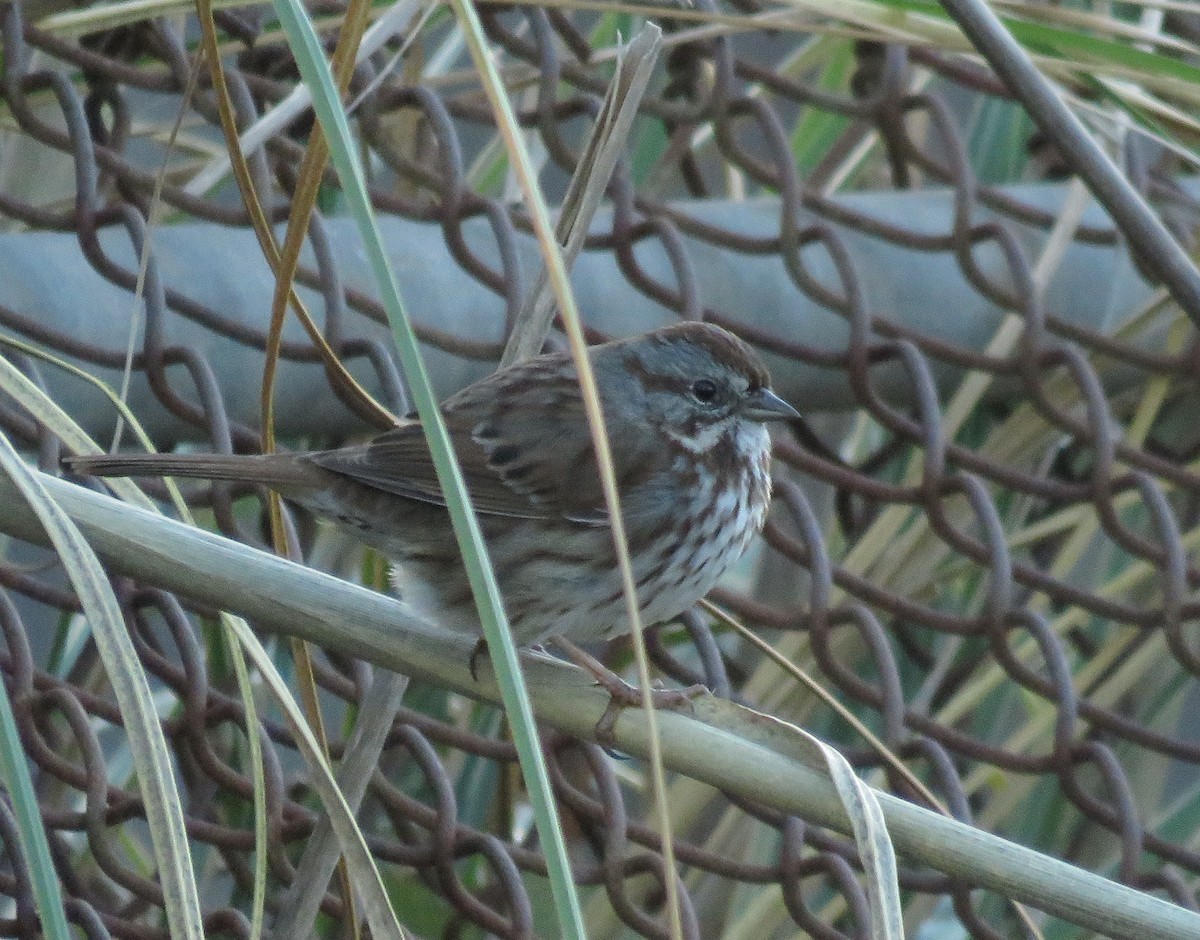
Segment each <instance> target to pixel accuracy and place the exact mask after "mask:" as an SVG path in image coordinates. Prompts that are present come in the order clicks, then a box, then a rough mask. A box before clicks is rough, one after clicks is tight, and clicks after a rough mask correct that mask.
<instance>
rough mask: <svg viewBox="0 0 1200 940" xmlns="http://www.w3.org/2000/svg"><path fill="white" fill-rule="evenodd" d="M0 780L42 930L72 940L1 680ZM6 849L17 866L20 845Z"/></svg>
mask: <svg viewBox="0 0 1200 940" xmlns="http://www.w3.org/2000/svg"><path fill="white" fill-rule="evenodd" d="M0 781H2V782H3V784H4V789H5V790H7V791H8V796H9V799H10V800H11V801H12V809H13V817H14V818H15V819H16V824H17V839H18V840H19V842H20V847H21V855H22V857H23V858H24V861H25V868H26V870H27V871H28V872H29V883H30V885H31V886H32V888H33V903H34V905H35V906H36V907H37V912H38V919H39V920H40V921H41V927H42V933H43V934H44V935H45V936H46V938H47V940H71V928H70V927H68V926H67V914H66V911H65V909H64V908H63V899H62V892H61V891H59V889H58V873H57V872H56V871H55V869H54V859H53V858H52V857H51V855H50V844H49V842H47V841H46V830H45V829H44V828H43V827H42V813H41V810H40V808H39V807H38V801H37V794H36V793H34V792H33V781H32V780H31V779H30V777H29V765H28V763H27V762H26V757H25V749H24V748H23V747H22V746H21V736H20V734H18V732H17V722H16V719H15V718H14V717H13V710H12V702H11V701H10V700H9V698H8V687H7V686H6V685H4V684H3V683H0ZM5 848H6V850H7V852H8V854H9V857H10V858H12V859H13V861H12V865H13V867H14V868H15V867H16V866H17V864H18V863H17V861H16V857H15V856H16V846H12V845H10V846H6V847H5Z"/></svg>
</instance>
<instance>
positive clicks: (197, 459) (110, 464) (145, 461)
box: [63, 454, 326, 495]
mask: <svg viewBox="0 0 1200 940" xmlns="http://www.w3.org/2000/svg"><path fill="white" fill-rule="evenodd" d="M63 463H64V464H66V465H67V466H68V467H69V468H70V469H71V470H72V471H74V472H75V473H78V474H80V475H82V476H96V477H196V478H199V479H205V480H236V481H238V482H243V483H261V484H262V485H263V486H269V487H271V488H272V489H274V490H278V491H280V492H281V493H283V494H284V495H287V494H288V493H289V492H290V491H303V490H307V489H310V488H312V487H317V486H321V485H322V483H324V482H326V481H325V476H326V474H325V472H324V471H323V470H321V469H320V468H319V467H317V466H315V465H313V464H311V463H309V462H308V461H305V460H302V459H298V458H297V457H295V456H294V455H292V454H261V455H241V454H95V455H93V454H88V455H85V456H78V457H66V458H64V460H63Z"/></svg>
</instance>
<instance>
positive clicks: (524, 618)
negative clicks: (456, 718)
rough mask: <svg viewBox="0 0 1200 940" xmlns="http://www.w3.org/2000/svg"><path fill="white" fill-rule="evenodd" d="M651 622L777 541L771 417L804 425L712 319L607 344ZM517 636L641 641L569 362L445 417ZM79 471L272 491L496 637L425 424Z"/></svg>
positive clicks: (635, 555)
mask: <svg viewBox="0 0 1200 940" xmlns="http://www.w3.org/2000/svg"><path fill="white" fill-rule="evenodd" d="M589 355H590V357H591V362H592V367H593V369H594V370H595V373H596V383H597V387H598V389H599V392H600V400H601V403H602V406H603V409H604V417H605V420H606V422H607V426H608V433H609V439H610V441H611V443H612V451H613V463H614V468H615V470H616V476H617V485H618V487H619V488H620V494H621V507H622V513H623V515H624V518H625V525H626V532H627V536H628V540H629V550H630V554H631V558H632V561H633V569H634V574H635V577H636V579H637V590H638V600H639V603H640V605H641V613H642V618H643V622H644V623H645V624H647V625H650V624H654V623H660V622H662V621H665V620H669V619H670V618H672V617H674V616H676V615H678V614H679V613H681V612H682V611H684V610H686V609H687V608H688V607H689V606H690V605H691V604H693V603H694V602H695V601H696V600H698V599H699V598H701V597H703V596H704V595H705V594H706V593H707V592H708V591H709V589H710V588H712V586H713V585H714V584H715V583H716V581H717V579H718V578H720V577H721V575H722V574H724V572H725V571H726V570H727V569H728V568H729V566H730V565H731V564H732V563H733V562H734V561H736V560H737V559H738V558H739V557H740V556H741V555H742V553H743V552H744V551H745V549H746V547H747V545H749V543H750V540H751V539H752V538H753V537H754V535H755V534H756V533H757V532H758V530H759V529H760V528H761V527H762V524H763V520H764V518H765V516H766V512H767V505H768V503H769V501H770V495H771V478H770V467H769V462H770V437H769V435H768V434H767V431H766V429H765V428H764V427H763V422H764V421H769V420H772V419H778V418H787V417H793V416H797V413H796V411H795V410H794V409H793V408H792V407H791V406H790V405H788V404H787V403H786V402H784V401H783V400H782V399H781V398H779V397H778V396H777V395H775V393H774V392H772V391H771V388H770V378H769V376H768V375H767V371H766V369H765V367H764V366H763V364H762V361H761V360H760V359H759V357H758V355H757V354H756V353H755V352H754V351H753V350H752V349H751V348H750V347H749V346H748V345H746V344H745V343H744V342H742V340H740V339H738V338H737V337H735V336H733V335H732V334H730V333H728V332H726V331H725V330H723V329H721V328H719V327H717V326H713V325H711V324H705V323H683V324H678V325H675V326H670V327H666V328H664V329H660V330H655V331H653V332H650V333H645V334H642V335H640V336H635V337H632V338H630V339H623V340H617V341H615V342H611V343H605V344H603V345H600V346H594V347H592V348H591V349H590V350H589ZM442 414H443V415H444V417H445V420H446V424H447V427H448V428H449V431H450V435H451V437H452V439H453V441H454V446H455V450H456V452H457V454H458V459H459V460H460V462H461V464H462V469H463V475H464V476H465V478H466V482H467V487H468V489H469V490H470V493H471V498H472V500H473V502H474V505H475V509H476V511H477V512H478V514H479V521H480V524H481V526H482V528H483V533H484V537H485V539H486V541H487V546H488V553H489V555H490V556H491V559H492V564H493V565H494V566H495V570H496V576H497V578H498V580H499V584H500V589H501V592H502V594H503V596H504V604H505V608H506V610H507V612H508V616H509V619H510V622H511V624H512V629H513V633H514V638H515V640H516V641H517V643H518V644H519V645H523V646H525V645H532V644H535V643H539V642H542V641H543V640H546V639H548V638H549V637H552V636H565V637H567V638H569V639H576V640H580V639H582V640H586V639H596V638H608V637H613V636H618V635H620V634H622V633H626V632H628V631H629V624H628V621H627V618H626V616H625V606H624V602H623V595H622V592H621V582H620V577H619V574H618V570H617V563H616V556H615V550H614V547H613V542H612V533H611V530H610V528H609V525H608V521H607V513H606V511H605V508H604V497H603V494H602V491H601V487H600V479H599V474H598V471H597V468H596V462H595V456H594V452H593V449H592V445H591V438H590V434H589V431H588V426H587V421H586V419H585V416H584V409H583V401H582V399H581V397H580V392H579V386H578V384H577V380H576V373H575V367H574V365H573V363H572V361H571V358H570V356H569V355H566V354H562V353H552V354H549V355H543V356H537V357H535V358H533V359H528V360H526V361H524V362H521V363H518V364H516V365H514V366H512V367H510V368H507V369H504V370H501V371H499V372H496V373H493V374H492V375H490V376H488V377H487V378H485V379H482V380H481V381H478V382H476V383H474V384H473V385H470V386H468V387H467V388H465V389H463V390H462V391H460V392H458V393H457V394H455V395H453V396H452V397H451V398H449V399H447V400H446V402H444V403H443V405H442ZM69 463H70V465H71V466H72V468H73V469H74V470H76V471H77V472H79V473H84V474H93V475H98V476H177V477H203V478H208V479H218V480H240V481H249V482H254V483H260V484H263V485H266V486H268V487H271V488H273V489H275V490H277V491H278V492H279V493H280V494H281V495H283V496H284V497H285V498H287V499H290V500H294V501H295V502H296V503H298V504H300V505H301V506H304V507H306V508H308V509H310V510H312V511H313V512H315V513H317V514H319V515H321V516H325V517H327V518H329V519H331V520H333V521H334V522H336V523H339V524H341V525H344V526H347V527H349V528H351V529H353V530H354V531H355V532H356V533H357V534H358V536H359V537H360V538H361V539H362V541H363V542H365V543H367V544H369V545H372V546H374V547H376V548H378V549H379V550H380V551H381V552H383V553H384V555H386V556H387V557H388V558H389V559H391V560H392V562H393V563H394V566H395V567H394V571H393V579H394V584H395V587H396V589H397V592H398V593H399V595H400V597H401V598H402V599H403V600H404V601H405V602H407V603H408V604H410V605H412V606H413V608H414V609H415V610H416V611H417V612H419V613H421V614H423V615H425V616H426V617H428V618H429V619H431V620H433V621H434V622H436V623H440V624H441V625H443V626H445V627H449V628H451V629H456V630H465V631H471V632H478V630H479V627H478V621H477V619H476V616H475V609H474V604H473V602H472V598H471V590H470V587H469V585H468V583H467V578H466V575H465V573H464V571H463V568H462V564H461V561H460V556H459V552H458V547H457V544H456V543H455V539H454V535H453V533H452V532H451V528H450V521H449V516H448V514H447V512H446V510H445V508H444V501H443V497H442V492H441V489H440V487H439V486H438V482H437V477H436V475H435V473H434V469H433V463H432V460H431V459H430V455H429V450H428V448H427V446H426V443H425V436H424V434H423V432H422V429H421V425H420V423H419V422H417V421H406V422H405V423H403V424H402V425H400V426H398V427H397V428H395V429H393V430H390V431H387V432H386V433H384V434H382V435H380V436H379V437H377V438H375V439H374V440H372V441H371V442H370V443H367V444H363V445H359V446H354V447H345V448H342V449H339V450H327V451H316V452H313V453H300V454H275V455H264V456H238V455H221V454H140V455H137V454H132V455H124V454H121V455H114V456H104V457H90V456H89V457H74V458H69Z"/></svg>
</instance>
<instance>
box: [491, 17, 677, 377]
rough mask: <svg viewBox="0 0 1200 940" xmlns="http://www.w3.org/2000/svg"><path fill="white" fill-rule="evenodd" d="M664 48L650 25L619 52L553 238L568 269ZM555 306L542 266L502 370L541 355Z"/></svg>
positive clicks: (511, 337) (506, 349)
mask: <svg viewBox="0 0 1200 940" xmlns="http://www.w3.org/2000/svg"><path fill="white" fill-rule="evenodd" d="M661 47H662V30H660V29H659V28H658V27H657V26H655V25H654V24H653V23H647V24H646V25H644V26H643V27H642V29H641V30H640V31H639V32H638V34H637V35H636V36H635V37H634V38H633V40H632V41H631V42H630V43H629V45H627V46H625V47H623V48H622V49H621V50H620V51H619V52H618V55H617V66H616V74H615V75H614V76H613V79H612V81H611V82H610V83H609V86H608V91H607V92H606V93H605V95H604V100H603V102H601V105H600V113H599V114H598V115H597V117H596V121H595V123H594V124H593V125H592V131H591V133H590V134H589V135H588V139H587V143H586V144H585V146H584V148H583V152H582V153H581V154H580V157H579V163H578V165H577V166H576V168H575V173H574V175H572V177H571V182H570V185H569V186H568V187H567V194H566V198H564V200H563V204H562V206H561V208H560V210H559V218H558V224H557V225H556V226H555V231H554V234H555V237H556V238H557V240H558V243H559V244H560V245H561V246H562V258H563V264H564V265H565V266H566V268H567V269H568V270H569V269H570V267H571V265H572V264H574V263H575V259H576V258H577V257H579V252H580V251H581V250H583V243H584V240H585V239H586V238H587V233H588V229H589V228H590V227H591V224H592V219H593V217H594V216H595V214H596V210H597V209H598V208H599V207H600V202H601V200H602V199H603V198H604V193H605V190H606V189H607V188H608V182H609V180H610V179H611V178H612V174H613V169H614V168H615V167H616V165H617V160H618V159H619V157H620V156H621V153H622V152H623V151H624V149H625V145H626V142H627V140H628V137H629V131H630V129H631V128H632V127H633V121H634V119H635V118H636V117H637V111H638V107H639V106H640V105H641V102H642V96H643V94H645V91H646V86H647V85H648V84H649V83H650V75H651V73H652V71H653V69H654V63H655V62H656V61H658V53H659V50H660V49H661ZM553 304H554V293H553V291H552V290H551V288H550V276H549V274H548V273H547V270H546V268H544V267H543V268H541V269H540V270H539V271H538V276H537V280H536V281H535V282H534V285H533V288H532V289H531V290H530V291H529V292H528V293H527V294H526V295H525V300H524V302H523V303H522V305H521V309H520V311H519V312H518V313H517V317H516V319H515V321H514V323H513V329H512V333H511V334H510V335H509V338H508V343H507V345H506V346H505V347H504V355H503V356H502V357H501V359H500V367H501V368H503V367H505V366H508V365H512V364H513V363H515V362H519V361H521V360H522V359H527V358H529V357H530V356H534V355H537V353H538V352H540V351H541V348H542V344H543V343H544V342H545V341H546V334H547V333H549V332H550V323H551V320H552V319H553V316H554V310H553Z"/></svg>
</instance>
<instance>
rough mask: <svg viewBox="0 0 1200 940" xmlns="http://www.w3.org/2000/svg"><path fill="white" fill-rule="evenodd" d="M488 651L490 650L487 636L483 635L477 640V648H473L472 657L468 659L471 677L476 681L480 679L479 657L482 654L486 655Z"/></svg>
mask: <svg viewBox="0 0 1200 940" xmlns="http://www.w3.org/2000/svg"><path fill="white" fill-rule="evenodd" d="M487 651H488V644H487V637H482V636H481V637H480V638H479V639H478V640H477V641H476V642H475V648H474V649H473V650H471V658H470V660H469V661H468V663H469V665H470V667H471V678H472V679H473V680H474V681H475V682H478V681H479V657H480V656H481V655H486V654H487Z"/></svg>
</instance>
